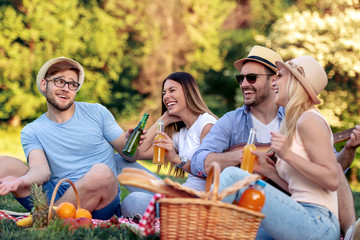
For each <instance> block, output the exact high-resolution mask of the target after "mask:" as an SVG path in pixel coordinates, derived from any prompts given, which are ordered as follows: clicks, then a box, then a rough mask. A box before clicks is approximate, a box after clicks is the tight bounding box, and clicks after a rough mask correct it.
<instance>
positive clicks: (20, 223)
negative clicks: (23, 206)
mask: <svg viewBox="0 0 360 240" xmlns="http://www.w3.org/2000/svg"><path fill="white" fill-rule="evenodd" d="M16 225H18V226H19V227H31V226H32V225H33V219H32V215H29V216H28V217H26V218H23V219H21V220H19V221H17V222H16Z"/></svg>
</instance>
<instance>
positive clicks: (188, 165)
mask: <svg viewBox="0 0 360 240" xmlns="http://www.w3.org/2000/svg"><path fill="white" fill-rule="evenodd" d="M213 125H214V124H211V123H209V124H206V125H205V126H204V128H203V129H202V131H201V134H200V144H201V142H202V140H203V139H204V137H205V136H206V135H207V134H208V133H209V131H210V129H211V127H212V126H213ZM172 162H173V163H175V164H177V165H178V164H180V163H181V161H180V156H178V157H177V158H175V159H173V160H172ZM182 169H184V170H185V171H187V172H188V173H191V159H188V161H187V162H186V164H185V165H184V166H183V167H182Z"/></svg>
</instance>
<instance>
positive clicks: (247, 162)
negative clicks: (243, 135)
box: [241, 128, 256, 173]
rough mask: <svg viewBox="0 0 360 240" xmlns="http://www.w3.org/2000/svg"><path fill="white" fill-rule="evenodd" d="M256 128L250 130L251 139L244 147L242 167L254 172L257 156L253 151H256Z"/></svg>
mask: <svg viewBox="0 0 360 240" xmlns="http://www.w3.org/2000/svg"><path fill="white" fill-rule="evenodd" d="M255 150H256V147H255V128H252V129H251V130H250V134H249V139H248V142H247V144H246V145H245V147H244V152H243V155H242V160H241V169H243V170H245V171H247V172H249V173H253V170H254V164H255V158H256V156H255V155H254V154H252V153H251V151H255Z"/></svg>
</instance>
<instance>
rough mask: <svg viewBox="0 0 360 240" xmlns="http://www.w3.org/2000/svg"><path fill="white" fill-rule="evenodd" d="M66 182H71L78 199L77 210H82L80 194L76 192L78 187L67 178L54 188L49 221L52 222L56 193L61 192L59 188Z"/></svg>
mask: <svg viewBox="0 0 360 240" xmlns="http://www.w3.org/2000/svg"><path fill="white" fill-rule="evenodd" d="M65 181H67V182H69V183H70V185H71V186H72V187H73V189H74V192H75V197H76V204H77V209H80V208H81V204H80V198H79V194H78V191H77V190H76V187H75V185H74V183H73V182H72V181H71V180H69V179H67V178H63V179H61V180H60V181H59V182H58V183H57V184H56V186H55V188H54V191H53V193H52V196H51V200H50V206H49V215H48V220H49V221H50V220H51V216H52V211H53V205H54V200H55V196H56V193H57V191H58V190H59V187H60V185H61V183H63V182H65Z"/></svg>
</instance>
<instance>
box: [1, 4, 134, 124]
mask: <svg viewBox="0 0 360 240" xmlns="http://www.w3.org/2000/svg"><path fill="white" fill-rule="evenodd" d="M0 20H1V21H0V31H1V33H2V34H0V49H1V51H0V95H1V97H0V99H1V103H2V104H1V106H0V119H11V118H14V117H20V118H21V119H25V120H26V119H28V120H31V119H34V118H36V117H38V116H39V115H40V114H41V113H42V112H44V110H45V104H44V103H45V99H44V98H43V97H42V96H41V95H40V94H39V93H38V91H37V89H36V84H35V78H36V74H37V71H38V69H40V67H41V66H42V64H43V63H44V62H46V61H47V60H49V59H51V58H54V57H58V56H66V57H70V58H74V59H75V60H77V61H79V62H80V63H81V64H82V65H83V66H84V68H85V72H86V84H84V86H83V87H82V89H81V91H80V92H79V94H78V97H77V100H86V101H89V102H100V103H103V104H105V105H106V104H109V103H110V102H111V101H114V102H115V103H116V104H117V105H116V106H115V105H113V106H111V107H112V108H111V110H112V111H113V112H114V113H115V114H118V113H120V112H121V113H125V114H123V116H126V115H131V114H132V113H133V112H134V111H136V109H137V106H140V101H141V96H140V95H138V94H135V93H136V91H135V90H134V89H133V88H132V86H131V81H132V79H133V78H134V76H136V75H137V72H138V66H137V65H136V64H133V65H132V64H130V63H129V62H131V58H132V57H133V55H132V54H127V53H128V52H131V51H130V50H131V46H130V45H129V41H130V40H129V39H130V37H129V33H128V32H127V27H128V26H127V23H126V20H125V19H117V18H114V17H113V16H111V15H109V14H108V13H107V12H105V11H104V10H103V9H102V8H100V7H99V5H98V3H97V1H94V0H92V1H86V3H82V2H79V1H78V0H73V1H62V0H53V1H50V2H48V1H41V0H31V1H30V0H23V1H2V3H1V5H0ZM135 54H136V53H135ZM122 73H126V74H124V75H123V77H122V78H120V76H121V74H122ZM133 93H134V94H133ZM129 106H131V107H129ZM124 110H128V111H124Z"/></svg>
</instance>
